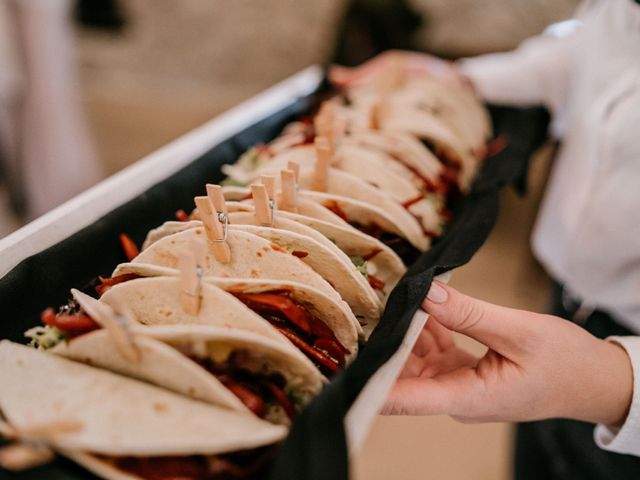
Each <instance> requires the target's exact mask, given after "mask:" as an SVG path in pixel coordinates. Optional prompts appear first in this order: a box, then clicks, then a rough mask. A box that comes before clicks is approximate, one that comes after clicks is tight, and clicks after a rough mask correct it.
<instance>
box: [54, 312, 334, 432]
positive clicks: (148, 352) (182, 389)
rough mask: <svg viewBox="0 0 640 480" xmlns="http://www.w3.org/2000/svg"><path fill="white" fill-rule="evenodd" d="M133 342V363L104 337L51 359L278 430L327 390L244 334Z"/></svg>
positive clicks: (304, 367) (140, 337)
mask: <svg viewBox="0 0 640 480" xmlns="http://www.w3.org/2000/svg"><path fill="white" fill-rule="evenodd" d="M131 335H132V336H133V341H134V343H135V345H136V348H137V349H138V351H139V359H138V360H137V361H135V362H134V361H131V360H129V359H127V358H126V357H125V356H124V355H122V353H121V351H120V350H119V348H118V345H117V343H116V341H115V339H114V338H113V336H112V335H111V333H110V332H109V331H107V330H105V329H100V330H95V331H93V332H90V333H87V334H85V335H81V336H79V337H76V338H74V339H73V340H71V341H69V342H61V343H59V344H58V345H56V346H55V347H53V348H52V349H51V350H50V352H51V353H54V354H56V355H61V356H64V357H66V358H69V359H71V360H76V361H80V362H83V363H87V364H89V365H93V366H96V367H101V368H106V369H108V370H111V371H114V372H116V373H120V374H123V375H126V376H129V377H133V378H137V379H138V380H143V381H145V382H148V383H152V384H155V385H157V386H159V387H162V388H166V389H168V390H172V391H174V392H177V393H180V394H182V395H186V396H189V397H192V398H194V399H197V400H202V401H205V402H208V403H212V404H215V405H218V406H220V407H223V408H228V409H232V410H236V411H239V412H243V413H248V412H252V413H253V414H254V415H256V416H258V417H259V418H262V419H264V420H267V421H269V422H272V423H279V424H289V423H290V422H291V421H293V419H294V418H295V417H296V416H297V415H298V414H299V413H300V412H301V411H302V409H303V408H304V406H305V405H306V404H307V403H308V402H309V401H310V400H311V399H312V398H313V397H314V396H315V395H317V394H318V393H319V392H320V390H321V389H322V385H323V383H324V380H323V377H322V375H321V374H320V372H319V371H318V369H317V368H315V367H314V366H313V364H311V362H310V361H309V360H307V358H306V357H304V356H302V355H300V354H299V352H298V351H296V350H294V349H291V348H290V347H289V346H288V345H287V344H283V343H282V342H280V341H274V340H271V339H269V338H266V337H263V336H260V335H257V334H254V333H251V332H248V331H243V330H232V329H228V328H220V327H211V326H204V325H184V324H182V325H164V326H154V327H141V326H137V327H136V326H133V327H131Z"/></svg>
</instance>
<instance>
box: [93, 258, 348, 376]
mask: <svg viewBox="0 0 640 480" xmlns="http://www.w3.org/2000/svg"><path fill="white" fill-rule="evenodd" d="M125 265H126V270H127V271H128V272H131V273H134V274H135V275H137V276H142V277H155V278H138V279H135V280H129V281H125V282H122V283H120V284H118V285H115V286H113V287H111V288H110V289H108V290H107V291H106V292H105V293H104V294H103V295H102V297H101V298H100V301H101V302H103V303H106V304H109V305H112V306H113V307H114V308H116V307H117V306H118V302H120V301H122V302H124V303H125V304H126V305H127V306H128V309H129V311H130V312H131V315H132V316H133V317H134V319H135V320H136V322H138V323H141V324H143V325H185V324H198V325H208V326H216V327H219V328H232V329H234V330H243V331H248V332H250V333H255V334H258V335H261V336H263V337H265V338H268V339H269V340H273V341H278V342H280V343H285V345H286V346H288V347H289V348H290V349H292V348H293V347H295V349H294V350H295V353H297V354H298V355H299V356H300V355H301V353H302V354H304V356H306V357H308V358H309V359H310V360H311V361H313V362H314V363H315V365H316V366H318V368H320V369H321V370H322V372H324V373H326V374H327V375H328V374H331V373H335V372H336V371H339V370H341V369H342V368H343V367H344V366H345V365H346V364H347V363H348V362H349V361H350V360H351V359H352V358H353V357H354V356H355V354H356V352H357V350H358V336H359V333H360V331H361V328H360V326H359V324H358V322H357V320H356V319H355V317H354V316H353V313H351V311H350V310H349V308H348V307H347V306H346V305H344V303H342V302H336V301H335V300H334V299H332V298H330V297H328V296H327V295H325V294H324V293H322V292H320V291H318V290H316V289H314V288H312V287H309V286H307V285H303V284H300V283H296V282H291V281H286V280H267V279H238V278H221V277H205V278H204V279H203V282H202V293H201V295H202V300H201V304H200V309H199V312H198V314H197V315H190V314H187V313H185V312H184V310H183V309H182V307H181V303H180V295H181V292H180V288H181V287H180V282H179V280H178V278H177V276H178V274H179V272H178V271H177V270H172V269H169V268H166V267H158V266H156V265H148V264H142V263H130V264H125ZM247 307H248V308H247ZM291 344H293V345H291ZM298 350H300V352H301V353H300V352H298Z"/></svg>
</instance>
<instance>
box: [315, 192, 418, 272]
mask: <svg viewBox="0 0 640 480" xmlns="http://www.w3.org/2000/svg"><path fill="white" fill-rule="evenodd" d="M323 205H324V206H325V207H326V208H328V209H329V210H331V211H332V212H333V213H335V214H336V215H338V216H339V217H340V218H342V219H343V220H344V221H345V222H347V223H349V224H350V225H351V226H352V227H354V228H356V229H357V230H360V231H361V232H362V233H364V234H367V235H369V236H370V237H373V238H375V239H377V240H380V241H381V242H382V243H384V244H385V245H386V246H387V247H389V248H390V249H391V250H393V251H394V252H395V253H396V254H397V255H398V256H399V257H400V258H401V259H402V261H403V262H404V264H405V265H411V264H412V263H413V262H415V261H416V259H417V258H418V257H419V256H420V251H419V250H418V249H417V248H415V247H414V246H413V245H411V243H410V242H409V241H408V240H406V239H404V238H402V237H400V236H398V235H396V234H395V233H391V232H388V231H386V230H384V229H383V228H382V227H381V226H379V225H377V224H375V223H370V224H369V225H363V224H361V223H358V222H356V221H353V220H349V218H348V217H347V214H346V213H345V211H344V210H342V209H341V208H340V206H339V205H338V204H337V203H336V202H325V203H323Z"/></svg>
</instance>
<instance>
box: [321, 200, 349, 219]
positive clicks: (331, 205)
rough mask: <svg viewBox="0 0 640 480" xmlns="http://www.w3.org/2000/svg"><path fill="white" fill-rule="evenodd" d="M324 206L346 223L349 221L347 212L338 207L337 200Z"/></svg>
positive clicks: (325, 203)
mask: <svg viewBox="0 0 640 480" xmlns="http://www.w3.org/2000/svg"><path fill="white" fill-rule="evenodd" d="M322 206H324V207H325V208H328V209H329V210H331V211H332V212H333V213H335V214H336V215H337V216H339V217H340V218H341V219H342V220H344V221H345V222H348V221H349V218H348V217H347V214H346V213H345V211H344V210H343V209H342V208H340V205H338V202H336V201H335V200H329V201H326V202H324V203H323V204H322Z"/></svg>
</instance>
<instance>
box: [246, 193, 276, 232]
mask: <svg viewBox="0 0 640 480" xmlns="http://www.w3.org/2000/svg"><path fill="white" fill-rule="evenodd" d="M251 193H252V195H253V205H254V207H255V212H256V220H257V221H258V223H259V224H260V225H263V226H271V225H273V211H272V210H271V205H270V204H269V195H267V187H265V186H264V185H251Z"/></svg>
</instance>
